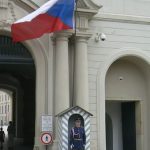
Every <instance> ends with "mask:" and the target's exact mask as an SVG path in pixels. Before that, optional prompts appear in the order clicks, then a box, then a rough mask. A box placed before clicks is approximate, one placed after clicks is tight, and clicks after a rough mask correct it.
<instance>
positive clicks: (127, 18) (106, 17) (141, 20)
mask: <svg viewBox="0 0 150 150" xmlns="http://www.w3.org/2000/svg"><path fill="white" fill-rule="evenodd" d="M93 19H94V20H100V21H113V22H123V23H124V22H126V23H135V24H149V23H150V17H143V16H131V15H123V14H109V13H101V14H98V15H96V16H95V17H93Z"/></svg>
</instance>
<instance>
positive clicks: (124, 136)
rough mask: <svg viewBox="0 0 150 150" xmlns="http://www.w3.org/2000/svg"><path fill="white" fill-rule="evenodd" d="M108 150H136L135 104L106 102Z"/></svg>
mask: <svg viewBox="0 0 150 150" xmlns="http://www.w3.org/2000/svg"><path fill="white" fill-rule="evenodd" d="M106 149H107V150H136V120H135V102H121V101H120V102H119V101H107V102H106Z"/></svg>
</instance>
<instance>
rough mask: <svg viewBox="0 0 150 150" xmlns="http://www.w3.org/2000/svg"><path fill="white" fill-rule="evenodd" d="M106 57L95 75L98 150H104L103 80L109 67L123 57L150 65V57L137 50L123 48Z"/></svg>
mask: <svg viewBox="0 0 150 150" xmlns="http://www.w3.org/2000/svg"><path fill="white" fill-rule="evenodd" d="M120 50H121V51H120V52H116V53H114V54H112V55H111V56H110V57H108V58H107V59H106V60H105V61H104V62H103V63H102V64H101V65H100V67H99V71H98V75H97V106H98V107H99V109H97V126H98V132H97V133H98V136H97V137H98V139H97V140H98V142H97V143H98V148H97V149H98V150H106V140H105V139H106V132H105V99H106V97H105V78H106V74H107V71H108V69H109V67H110V66H111V65H112V63H113V62H114V61H116V60H118V59H120V58H122V57H125V56H135V57H138V58H139V59H142V60H143V61H145V62H146V63H148V64H149V65H150V57H149V56H148V55H147V53H146V52H142V50H140V49H139V48H134V47H124V48H121V49H120Z"/></svg>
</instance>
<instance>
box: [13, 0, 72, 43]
mask: <svg viewBox="0 0 150 150" xmlns="http://www.w3.org/2000/svg"><path fill="white" fill-rule="evenodd" d="M74 7H75V0H49V1H48V2H47V3H45V4H44V5H43V6H41V7H40V8H39V9H37V10H36V11H34V12H32V13H31V14H29V15H27V16H25V17H23V18H22V19H20V20H18V21H16V22H15V23H13V24H12V26H11V32H12V37H13V41H14V42H20V41H25V40H28V39H34V38H38V37H40V36H42V35H43V34H44V33H51V32H56V31H61V30H67V29H73V27H74V20H73V19H74Z"/></svg>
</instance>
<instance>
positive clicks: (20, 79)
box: [0, 35, 36, 150]
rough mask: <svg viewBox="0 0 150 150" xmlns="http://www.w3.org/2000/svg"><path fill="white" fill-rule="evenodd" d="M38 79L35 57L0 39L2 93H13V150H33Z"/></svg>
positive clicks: (24, 48) (2, 37)
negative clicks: (6, 91) (3, 91)
mask: <svg viewBox="0 0 150 150" xmlns="http://www.w3.org/2000/svg"><path fill="white" fill-rule="evenodd" d="M35 78H36V70H35V64H34V60H33V58H32V55H31V54H30V52H29V51H28V50H27V48H26V47H25V46H24V45H23V44H21V43H13V42H12V39H11V38H10V37H8V36H2V35H1V36H0V89H5V90H8V91H11V93H12V122H13V125H14V129H15V131H14V138H13V147H14V149H15V150H17V149H20V150H21V149H25V150H30V149H33V145H34V136H35ZM5 144H6V147H8V144H7V143H5Z"/></svg>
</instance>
